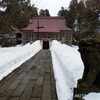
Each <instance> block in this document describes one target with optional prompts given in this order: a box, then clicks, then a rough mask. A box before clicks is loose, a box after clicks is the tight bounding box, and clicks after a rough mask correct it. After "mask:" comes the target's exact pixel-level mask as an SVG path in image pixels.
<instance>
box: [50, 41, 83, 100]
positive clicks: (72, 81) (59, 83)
mask: <svg viewBox="0 0 100 100" xmlns="http://www.w3.org/2000/svg"><path fill="white" fill-rule="evenodd" d="M50 50H51V55H52V62H53V69H54V76H55V80H56V89H57V95H58V99H59V100H73V88H74V87H76V86H77V80H79V79H80V78H82V76H83V71H84V65H83V62H82V60H81V57H80V53H79V52H78V50H77V49H76V48H73V47H70V46H68V45H65V44H61V43H60V42H58V41H55V40H54V41H53V42H52V45H51V48H50Z"/></svg>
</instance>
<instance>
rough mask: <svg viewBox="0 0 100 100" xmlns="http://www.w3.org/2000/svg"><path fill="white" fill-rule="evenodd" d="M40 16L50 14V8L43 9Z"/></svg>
mask: <svg viewBox="0 0 100 100" xmlns="http://www.w3.org/2000/svg"><path fill="white" fill-rule="evenodd" d="M39 16H50V13H49V10H48V9H45V10H43V9H41V10H40V12H39Z"/></svg>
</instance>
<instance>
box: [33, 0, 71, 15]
mask: <svg viewBox="0 0 100 100" xmlns="http://www.w3.org/2000/svg"><path fill="white" fill-rule="evenodd" d="M70 1H71V0H31V3H34V4H35V6H36V7H38V8H39V9H46V8H47V9H49V11H50V14H51V15H52V16H56V15H57V13H58V11H59V10H60V9H61V7H62V6H63V7H65V8H68V6H69V3H70Z"/></svg>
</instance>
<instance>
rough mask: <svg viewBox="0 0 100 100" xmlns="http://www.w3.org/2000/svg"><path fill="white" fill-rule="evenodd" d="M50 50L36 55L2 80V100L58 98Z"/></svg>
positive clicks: (48, 99)
mask: <svg viewBox="0 0 100 100" xmlns="http://www.w3.org/2000/svg"><path fill="white" fill-rule="evenodd" d="M53 77H54V76H53V70H52V61H51V55H50V51H49V50H41V51H40V52H39V53H38V54H37V55H36V56H34V57H33V58H31V59H30V60H28V61H27V62H25V63H24V64H23V65H21V66H20V67H19V68H18V69H16V70H15V71H14V72H12V73H11V74H10V75H9V76H7V77H6V78H5V79H3V80H2V81H1V82H0V100H57V96H56V89H55V81H54V78H53Z"/></svg>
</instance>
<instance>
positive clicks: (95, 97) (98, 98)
mask: <svg viewBox="0 0 100 100" xmlns="http://www.w3.org/2000/svg"><path fill="white" fill-rule="evenodd" d="M83 99H84V100H100V93H89V94H88V95H86V96H85V97H84V98H83Z"/></svg>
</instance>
